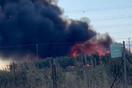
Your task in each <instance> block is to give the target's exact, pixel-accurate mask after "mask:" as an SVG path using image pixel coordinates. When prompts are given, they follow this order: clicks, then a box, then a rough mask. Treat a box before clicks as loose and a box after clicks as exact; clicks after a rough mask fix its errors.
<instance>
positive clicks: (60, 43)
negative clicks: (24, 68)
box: [0, 41, 84, 49]
mask: <svg viewBox="0 0 132 88" xmlns="http://www.w3.org/2000/svg"><path fill="white" fill-rule="evenodd" d="M81 42H84V41H76V42H54V43H37V46H38V45H63V44H74V43H81ZM33 45H34V46H36V44H35V43H34V44H24V45H13V46H4V47H0V49H2V48H15V47H23V46H33Z"/></svg>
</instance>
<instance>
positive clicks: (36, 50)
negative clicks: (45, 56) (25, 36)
mask: <svg viewBox="0 0 132 88" xmlns="http://www.w3.org/2000/svg"><path fill="white" fill-rule="evenodd" d="M36 54H37V59H38V44H36Z"/></svg>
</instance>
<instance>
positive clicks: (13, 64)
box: [12, 62, 16, 88]
mask: <svg viewBox="0 0 132 88" xmlns="http://www.w3.org/2000/svg"><path fill="white" fill-rule="evenodd" d="M12 66H13V74H14V88H16V72H15V63H14V62H13V63H12Z"/></svg>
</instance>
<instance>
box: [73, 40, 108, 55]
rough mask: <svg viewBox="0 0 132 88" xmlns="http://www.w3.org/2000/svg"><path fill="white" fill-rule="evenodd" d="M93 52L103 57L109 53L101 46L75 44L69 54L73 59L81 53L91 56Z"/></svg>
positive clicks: (87, 43) (89, 43)
mask: <svg viewBox="0 0 132 88" xmlns="http://www.w3.org/2000/svg"><path fill="white" fill-rule="evenodd" d="M95 52H97V53H98V55H99V56H103V55H105V54H107V53H109V50H108V49H107V48H105V47H104V46H103V45H100V44H95V43H92V42H86V43H82V44H75V45H74V46H73V47H72V48H71V54H72V56H73V57H76V56H77V55H78V54H83V53H86V54H87V55H89V56H91V55H92V54H93V53H95Z"/></svg>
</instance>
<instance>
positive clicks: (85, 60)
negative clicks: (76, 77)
mask: <svg viewBox="0 0 132 88" xmlns="http://www.w3.org/2000/svg"><path fill="white" fill-rule="evenodd" d="M84 77H85V81H86V85H87V88H89V80H88V67H87V55H86V53H84Z"/></svg>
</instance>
